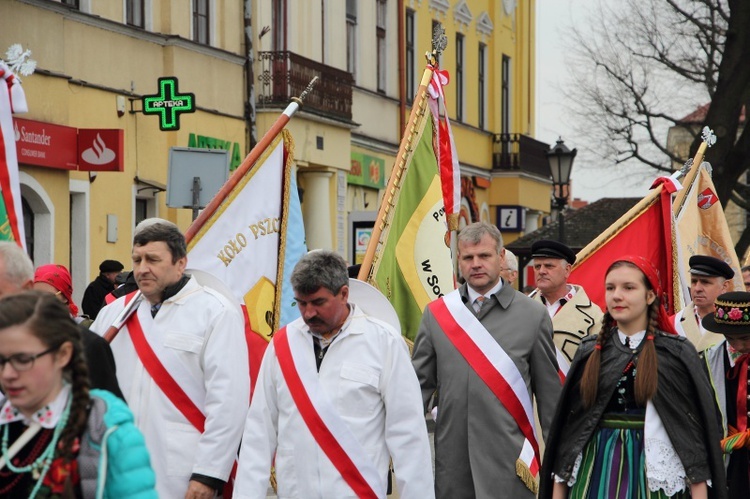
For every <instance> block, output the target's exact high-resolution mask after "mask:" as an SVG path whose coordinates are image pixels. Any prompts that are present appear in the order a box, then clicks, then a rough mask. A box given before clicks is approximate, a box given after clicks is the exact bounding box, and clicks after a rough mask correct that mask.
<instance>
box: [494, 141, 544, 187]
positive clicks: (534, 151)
mask: <svg viewBox="0 0 750 499" xmlns="http://www.w3.org/2000/svg"><path fill="white" fill-rule="evenodd" d="M492 150H493V154H492V168H494V169H498V170H517V171H524V172H529V173H533V174H536V175H539V176H542V177H545V178H547V177H549V176H550V171H549V161H547V151H549V144H545V143H544V142H541V141H539V140H536V139H534V138H531V137H529V136H528V135H523V134H520V133H499V134H496V135H495V136H494V138H493V144H492Z"/></svg>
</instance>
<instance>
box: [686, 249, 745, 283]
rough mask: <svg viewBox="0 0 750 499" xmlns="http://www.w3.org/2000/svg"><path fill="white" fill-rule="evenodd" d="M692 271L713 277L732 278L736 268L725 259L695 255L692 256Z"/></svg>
mask: <svg viewBox="0 0 750 499" xmlns="http://www.w3.org/2000/svg"><path fill="white" fill-rule="evenodd" d="M689 264H690V273H691V274H695V275H705V276H711V277H723V278H725V279H731V278H732V277H734V270H732V267H730V266H729V265H727V263H726V262H725V261H723V260H719V259H718V258H714V257H712V256H706V255H693V256H691V257H690V261H689Z"/></svg>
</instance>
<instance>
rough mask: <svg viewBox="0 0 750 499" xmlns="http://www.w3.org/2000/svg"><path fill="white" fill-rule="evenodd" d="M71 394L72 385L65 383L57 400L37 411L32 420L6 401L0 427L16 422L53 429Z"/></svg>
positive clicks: (0, 418) (1, 413)
mask: <svg viewBox="0 0 750 499" xmlns="http://www.w3.org/2000/svg"><path fill="white" fill-rule="evenodd" d="M69 393H70V385H69V384H68V383H65V384H64V385H63V387H62V390H60V393H58V394H57V397H55V400H53V401H52V402H50V403H49V404H47V405H45V406H44V407H42V408H41V409H39V410H38V411H36V412H35V413H34V414H32V416H31V418H27V417H26V416H24V415H23V413H22V412H21V411H19V410H18V409H17V408H16V407H14V406H13V404H11V403H10V400H6V401H5V402H4V403H3V406H2V408H0V426H1V425H4V424H7V423H13V422H15V421H23V423H24V424H25V425H26V426H28V425H29V424H30V423H32V422H36V423H39V424H40V425H41V426H42V428H47V429H52V428H54V427H55V426H56V425H57V422H58V421H59V420H60V416H61V415H62V413H63V412H64V411H65V406H66V404H67V403H68V394H69Z"/></svg>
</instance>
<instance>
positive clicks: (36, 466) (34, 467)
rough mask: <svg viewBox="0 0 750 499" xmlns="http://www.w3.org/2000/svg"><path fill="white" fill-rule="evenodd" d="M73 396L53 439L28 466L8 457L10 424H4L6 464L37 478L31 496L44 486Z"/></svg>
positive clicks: (18, 471)
mask: <svg viewBox="0 0 750 499" xmlns="http://www.w3.org/2000/svg"><path fill="white" fill-rule="evenodd" d="M72 398H73V395H72V394H69V395H68V401H67V402H66V403H65V410H64V411H63V413H62V414H61V415H60V420H59V421H58V422H57V425H56V426H55V431H54V433H53V434H52V440H51V441H50V443H49V445H48V446H47V448H46V449H44V451H43V452H42V453H41V455H40V456H39V457H38V458H36V459H35V460H34V462H33V463H31V464H29V465H27V466H15V465H14V464H13V463H12V462H11V459H10V458H9V457H8V426H10V425H4V429H3V442H2V450H3V458H4V459H5V462H6V464H7V465H8V469H10V470H11V471H12V472H14V473H29V472H30V473H31V476H32V477H33V478H34V479H35V480H36V485H34V489H33V490H32V491H31V495H29V497H30V498H33V497H35V496H36V494H37V492H39V489H40V488H41V486H42V482H43V481H44V477H45V476H47V472H48V471H49V468H50V466H51V465H52V461H53V460H54V457H55V449H56V448H57V442H58V441H59V440H60V435H62V432H63V430H64V429H65V425H66V424H67V423H68V416H69V415H70V405H71V403H70V402H71V399H72Z"/></svg>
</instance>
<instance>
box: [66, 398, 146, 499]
mask: <svg viewBox="0 0 750 499" xmlns="http://www.w3.org/2000/svg"><path fill="white" fill-rule="evenodd" d="M78 470H79V473H80V476H81V488H82V490H83V496H84V497H85V498H86V499H88V498H97V499H98V498H112V499H115V498H122V497H127V498H129V499H151V498H156V497H157V494H156V490H155V487H156V476H155V475H154V471H153V470H152V469H151V462H150V460H149V455H148V450H147V449H146V443H145V441H144V440H143V435H141V432H140V430H138V428H136V426H135V424H134V422H133V414H132V413H131V412H130V409H128V406H127V405H125V402H123V401H122V400H120V399H119V398H117V397H116V396H115V395H113V394H111V393H110V392H107V391H104V390H91V411H90V412H89V420H88V425H87V427H86V431H85V432H84V434H83V437H82V438H81V449H80V452H79V454H78Z"/></svg>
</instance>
